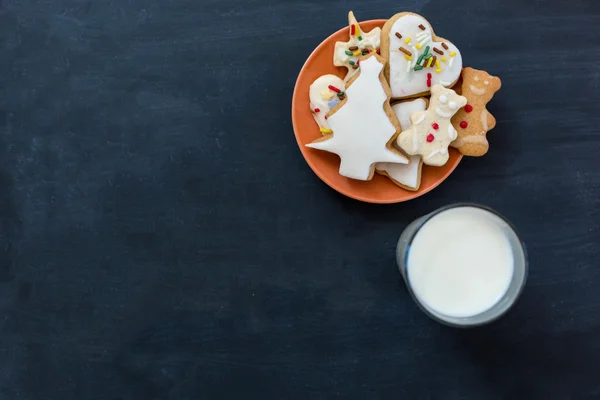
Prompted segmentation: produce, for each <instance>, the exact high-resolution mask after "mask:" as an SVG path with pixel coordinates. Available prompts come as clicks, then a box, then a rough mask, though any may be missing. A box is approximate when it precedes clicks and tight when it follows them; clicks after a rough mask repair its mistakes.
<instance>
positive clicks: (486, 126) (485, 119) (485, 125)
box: [481, 108, 488, 132]
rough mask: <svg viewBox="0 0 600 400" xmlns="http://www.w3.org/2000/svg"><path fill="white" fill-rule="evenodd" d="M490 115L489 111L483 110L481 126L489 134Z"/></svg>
mask: <svg viewBox="0 0 600 400" xmlns="http://www.w3.org/2000/svg"><path fill="white" fill-rule="evenodd" d="M487 117H488V114H487V110H486V109H485V108H484V109H483V110H481V125H482V126H483V131H484V132H487V131H488V123H487V120H488V118H487Z"/></svg>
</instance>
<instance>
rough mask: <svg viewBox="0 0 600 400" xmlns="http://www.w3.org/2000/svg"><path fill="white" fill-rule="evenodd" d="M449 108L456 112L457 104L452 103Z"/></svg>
mask: <svg viewBox="0 0 600 400" xmlns="http://www.w3.org/2000/svg"><path fill="white" fill-rule="evenodd" d="M448 107H449V108H450V109H451V110H456V102H454V101H451V102H450V103H448Z"/></svg>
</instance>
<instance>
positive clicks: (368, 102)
mask: <svg viewBox="0 0 600 400" xmlns="http://www.w3.org/2000/svg"><path fill="white" fill-rule="evenodd" d="M384 65H385V60H384V59H382V58H381V57H379V56H378V55H377V54H375V53H372V54H370V55H368V56H366V57H365V58H362V59H361V61H360V69H359V72H358V73H357V74H355V75H354V76H353V77H352V78H351V79H350V81H349V82H348V84H347V85H346V93H345V99H344V100H342V102H341V103H339V104H338V105H336V106H335V107H334V108H333V109H332V110H331V111H330V112H329V114H327V123H328V124H329V127H330V128H331V130H332V131H333V133H332V134H330V135H326V136H325V137H322V138H319V139H317V140H315V141H314V142H312V143H309V144H307V145H306V146H308V147H311V148H313V149H318V150H324V151H328V152H330V153H335V154H337V155H338V156H340V169H339V173H340V175H342V176H345V177H348V178H352V179H357V180H361V181H368V180H370V179H371V178H372V177H373V173H374V172H375V163H378V162H392V163H402V164H408V159H407V158H406V157H405V156H404V155H403V154H402V153H401V152H400V151H398V150H396V149H394V148H393V147H392V143H393V142H394V140H395V139H396V138H397V136H398V133H399V132H400V123H399V122H398V119H397V118H396V115H395V114H394V111H393V110H392V108H391V106H390V103H389V100H390V89H389V86H388V85H387V82H386V81H385V78H384V77H383V66H384Z"/></svg>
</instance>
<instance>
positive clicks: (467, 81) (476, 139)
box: [451, 67, 502, 157]
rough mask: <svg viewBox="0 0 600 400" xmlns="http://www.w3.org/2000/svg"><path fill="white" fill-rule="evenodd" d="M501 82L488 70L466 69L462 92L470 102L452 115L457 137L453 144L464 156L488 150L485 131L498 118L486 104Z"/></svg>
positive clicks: (490, 127)
mask: <svg viewBox="0 0 600 400" xmlns="http://www.w3.org/2000/svg"><path fill="white" fill-rule="evenodd" d="M501 86H502V82H501V81H500V78H498V77H496V76H491V75H490V74H488V73H487V72H485V71H479V70H476V69H473V68H470V67H467V68H465V69H463V73H462V85H461V94H462V95H463V96H464V97H466V98H467V105H466V106H465V107H464V108H463V109H461V110H459V111H458V112H457V113H456V115H454V117H453V118H452V124H453V125H454V127H455V128H456V130H457V132H458V138H457V139H456V140H455V141H454V142H452V144H451V146H452V147H454V148H456V149H458V151H460V152H461V153H462V154H464V155H465V156H473V157H479V156H482V155H484V154H485V153H487V151H488V149H489V147H490V145H489V143H488V141H487V138H486V134H487V132H488V131H489V130H491V129H492V128H493V127H494V126H496V119H495V118H494V116H493V115H492V114H490V113H489V112H488V110H487V108H486V107H485V106H486V104H487V103H488V102H489V101H490V100H491V99H492V97H494V94H495V93H496V92H497V91H498V90H500V87H501Z"/></svg>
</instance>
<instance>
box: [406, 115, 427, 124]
mask: <svg viewBox="0 0 600 400" xmlns="http://www.w3.org/2000/svg"><path fill="white" fill-rule="evenodd" d="M410 119H411V120H412V122H413V125H419V124H420V123H421V122H423V120H425V114H421V115H419V114H413V115H411V116H410Z"/></svg>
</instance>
